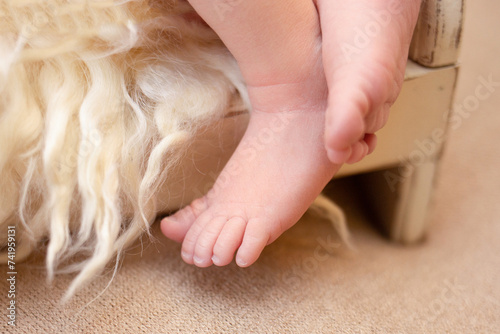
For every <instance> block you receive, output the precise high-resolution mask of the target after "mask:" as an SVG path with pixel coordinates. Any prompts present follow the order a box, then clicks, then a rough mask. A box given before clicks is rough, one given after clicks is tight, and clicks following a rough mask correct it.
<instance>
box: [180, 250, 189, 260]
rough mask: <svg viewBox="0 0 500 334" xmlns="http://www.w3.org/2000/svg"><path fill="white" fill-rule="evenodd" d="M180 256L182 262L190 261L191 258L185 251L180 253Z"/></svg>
mask: <svg viewBox="0 0 500 334" xmlns="http://www.w3.org/2000/svg"><path fill="white" fill-rule="evenodd" d="M181 256H182V258H183V259H184V260H190V259H191V256H190V255H189V253H188V252H185V251H182V252H181Z"/></svg>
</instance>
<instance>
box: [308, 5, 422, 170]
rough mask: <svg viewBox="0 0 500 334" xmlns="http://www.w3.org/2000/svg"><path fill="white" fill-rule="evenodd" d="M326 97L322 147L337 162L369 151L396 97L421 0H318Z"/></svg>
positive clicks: (355, 160) (345, 160)
mask: <svg viewBox="0 0 500 334" xmlns="http://www.w3.org/2000/svg"><path fill="white" fill-rule="evenodd" d="M317 5H318V11H319V14H320V18H321V27H322V35H323V59H324V60H323V64H324V68H325V75H326V78H327V82H328V88H329V91H330V93H329V97H328V110H327V115H326V124H325V146H326V148H327V151H328V157H329V159H330V160H331V161H332V162H335V163H344V162H348V163H354V162H357V161H359V160H361V159H362V158H363V157H364V156H365V155H366V154H368V153H370V152H371V151H373V149H374V147H375V143H376V140H375V139H376V138H375V135H374V133H375V132H376V131H377V130H379V129H380V128H382V126H384V124H385V123H386V122H387V118H388V114H389V107H390V106H391V105H392V104H393V103H394V101H395V100H396V98H397V96H398V94H399V92H400V90H401V85H402V82H403V79H404V70H405V65H406V60H407V57H408V49H409V45H410V41H411V37H412V33H413V29H414V26H415V23H416V20H417V17H418V11H419V7H420V0H350V1H345V0H333V1H332V0H318V1H317Z"/></svg>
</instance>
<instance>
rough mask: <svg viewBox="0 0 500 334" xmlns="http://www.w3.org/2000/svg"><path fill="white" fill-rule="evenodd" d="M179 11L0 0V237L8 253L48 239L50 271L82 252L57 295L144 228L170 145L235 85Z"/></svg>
mask: <svg viewBox="0 0 500 334" xmlns="http://www.w3.org/2000/svg"><path fill="white" fill-rule="evenodd" d="M191 11H192V9H191V7H189V5H188V4H187V3H186V2H184V1H176V0H164V1H146V0H135V1H134V0H130V1H126V0H121V1H111V0H0V193H1V194H2V199H1V201H0V246H5V245H6V242H7V240H6V239H7V233H6V230H7V227H8V226H16V229H17V242H18V244H17V249H16V256H17V260H20V259H21V258H25V257H27V256H28V255H29V254H30V253H31V252H32V251H33V249H34V248H35V247H37V246H38V245H39V244H40V243H41V242H44V241H46V240H48V248H47V255H46V259H47V260H46V265H47V271H48V276H49V278H52V277H53V275H54V271H55V270H56V268H57V267H58V264H60V263H61V262H62V261H64V260H67V259H70V258H72V257H73V256H74V255H76V254H79V255H81V254H83V255H84V260H83V261H82V262H77V263H74V264H72V265H71V267H70V269H71V270H75V271H77V272H78V275H77V276H76V278H75V279H74V280H73V282H72V284H71V286H70V287H69V289H68V291H67V295H66V297H69V296H71V295H73V294H74V292H75V291H76V289H77V288H78V287H80V286H81V285H82V284H84V283H85V282H87V281H88V280H89V279H90V278H92V277H93V276H94V275H96V274H98V273H99V272H101V271H102V270H103V268H104V267H105V265H106V264H107V263H108V262H109V261H110V260H111V259H112V258H114V257H115V256H116V255H117V254H120V252H122V251H123V250H124V248H126V247H127V246H128V245H130V244H131V243H132V242H134V241H135V240H137V238H138V237H139V236H140V235H141V234H143V233H148V231H149V226H150V224H151V223H152V221H153V220H154V218H155V216H156V214H157V212H158V208H157V207H156V197H155V195H156V193H157V190H158V187H159V186H160V185H161V184H162V183H163V182H164V181H165V178H166V177H167V176H168V172H169V170H170V169H171V168H172V166H174V165H175V164H176V162H178V160H179V159H178V158H179V157H180V154H181V152H182V149H183V147H185V145H186V144H188V143H189V139H190V138H191V137H192V135H193V134H194V133H195V131H196V130H197V128H198V127H199V126H202V125H203V124H206V123H207V122H208V121H210V120H211V119H213V118H214V117H222V116H223V113H224V112H225V111H227V110H228V108H229V104H230V102H231V98H232V97H233V96H234V95H235V93H239V94H240V96H242V97H243V98H244V97H245V94H246V92H245V91H244V84H243V82H242V79H241V78H240V75H239V71H238V68H237V65H236V63H235V61H234V59H233V58H232V57H231V56H230V54H229V53H228V51H227V50H226V49H225V48H224V46H223V45H222V43H221V42H220V40H219V39H218V38H217V36H216V35H215V34H214V33H213V32H212V31H211V30H210V29H208V28H207V27H206V26H204V25H202V24H200V23H197V22H189V21H188V20H186V19H185V17H186V15H187V14H189V13H191ZM244 100H245V98H244ZM125 212H131V213H132V214H131V217H126V215H125ZM3 232H5V233H3ZM6 259H7V254H5V253H4V254H2V261H3V262H6Z"/></svg>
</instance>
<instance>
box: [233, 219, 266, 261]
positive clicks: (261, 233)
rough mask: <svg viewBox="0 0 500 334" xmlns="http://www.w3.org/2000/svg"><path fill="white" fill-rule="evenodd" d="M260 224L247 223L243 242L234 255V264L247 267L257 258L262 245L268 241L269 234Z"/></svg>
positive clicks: (262, 247) (262, 248)
mask: <svg viewBox="0 0 500 334" xmlns="http://www.w3.org/2000/svg"><path fill="white" fill-rule="evenodd" d="M262 226H263V225H262V224H257V223H255V224H251V223H250V222H249V224H248V225H247V228H246V230H245V235H244V237H243V242H242V243H241V246H240V248H239V250H238V254H237V255H236V264H238V266H240V267H248V266H250V265H251V264H253V263H254V262H255V261H257V259H258V258H259V256H260V254H261V253H262V251H263V250H264V247H266V245H267V244H268V242H269V235H268V234H267V233H266V229H263V228H262Z"/></svg>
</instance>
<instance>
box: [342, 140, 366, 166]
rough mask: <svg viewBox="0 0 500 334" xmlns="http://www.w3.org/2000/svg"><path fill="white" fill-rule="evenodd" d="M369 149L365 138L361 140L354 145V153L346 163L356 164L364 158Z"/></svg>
mask: <svg viewBox="0 0 500 334" xmlns="http://www.w3.org/2000/svg"><path fill="white" fill-rule="evenodd" d="M368 151H369V147H368V144H367V143H366V142H365V141H364V140H360V141H359V142H357V143H355V144H354V145H353V146H352V153H351V156H350V157H349V159H347V161H346V163H348V164H354V163H356V162H358V161H360V160H361V159H363V158H364V157H365V156H366V155H367V154H368Z"/></svg>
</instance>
